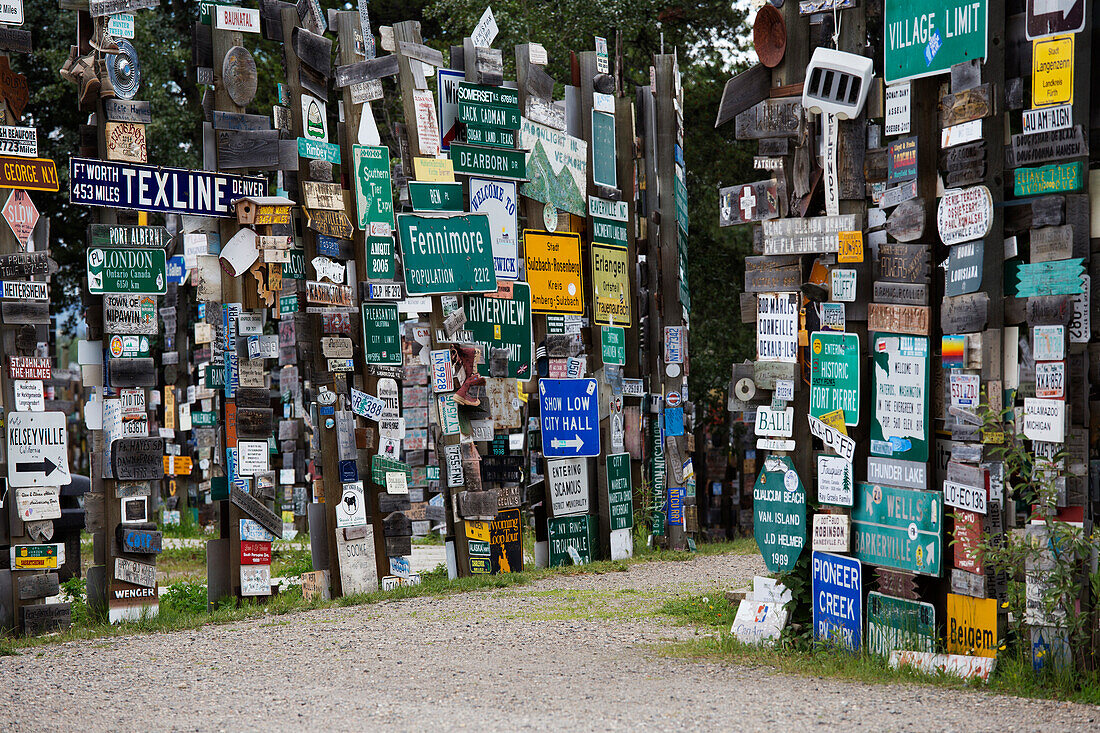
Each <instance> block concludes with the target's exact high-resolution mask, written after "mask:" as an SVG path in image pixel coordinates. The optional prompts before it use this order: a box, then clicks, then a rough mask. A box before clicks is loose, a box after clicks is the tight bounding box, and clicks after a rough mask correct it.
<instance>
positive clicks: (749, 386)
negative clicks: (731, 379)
mask: <svg viewBox="0 0 1100 733" xmlns="http://www.w3.org/2000/svg"><path fill="white" fill-rule="evenodd" d="M733 394H734V396H735V397H737V399H739V400H741V401H742V402H748V401H749V400H751V399H752V398H753V397H755V396H756V382H754V381H752V380H751V379H749V378H748V377H741V378H740V379H738V380H737V381H736V382H735V383H734V385H733Z"/></svg>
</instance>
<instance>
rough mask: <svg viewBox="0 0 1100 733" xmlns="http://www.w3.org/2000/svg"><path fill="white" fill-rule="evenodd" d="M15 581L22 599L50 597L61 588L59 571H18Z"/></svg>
mask: <svg viewBox="0 0 1100 733" xmlns="http://www.w3.org/2000/svg"><path fill="white" fill-rule="evenodd" d="M15 582H16V585H18V587H19V600H21V601H30V600H34V599H36V598H49V597H50V596H56V595H57V593H58V591H59V590H60V585H59V584H58V579H57V573H34V574H31V573H16V574H15Z"/></svg>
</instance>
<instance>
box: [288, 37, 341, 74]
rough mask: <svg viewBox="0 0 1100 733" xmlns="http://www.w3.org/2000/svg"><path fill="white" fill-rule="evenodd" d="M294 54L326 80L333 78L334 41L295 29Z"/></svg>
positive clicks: (293, 38)
mask: <svg viewBox="0 0 1100 733" xmlns="http://www.w3.org/2000/svg"><path fill="white" fill-rule="evenodd" d="M292 43H293V44H294V53H296V54H297V55H298V60H299V61H301V62H302V63H303V64H305V65H306V66H307V67H309V68H310V69H311V70H313V71H315V72H316V73H318V74H320V75H321V76H322V77H324V78H326V79H327V78H328V77H330V76H332V41H331V40H330V39H328V38H325V37H324V36H320V35H317V34H316V33H313V32H311V31H310V30H309V29H307V28H295V29H294V31H293V33H292Z"/></svg>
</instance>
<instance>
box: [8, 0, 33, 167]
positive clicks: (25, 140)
mask: <svg viewBox="0 0 1100 733" xmlns="http://www.w3.org/2000/svg"><path fill="white" fill-rule="evenodd" d="M7 2H10V0H6V1H4V0H0V8H3V7H4V6H5V5H6V4H7ZM0 153H8V154H9V155H19V156H22V157H24V158H37V157H38V130H37V129H35V128H33V127H11V126H9V125H0Z"/></svg>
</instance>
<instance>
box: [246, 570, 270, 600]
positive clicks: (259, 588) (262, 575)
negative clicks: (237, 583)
mask: <svg viewBox="0 0 1100 733" xmlns="http://www.w3.org/2000/svg"><path fill="white" fill-rule="evenodd" d="M241 595H242V596H269V595H271V566H270V565H241Z"/></svg>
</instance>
